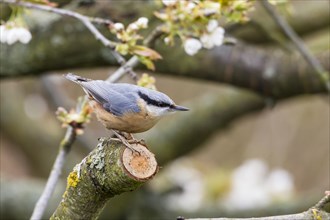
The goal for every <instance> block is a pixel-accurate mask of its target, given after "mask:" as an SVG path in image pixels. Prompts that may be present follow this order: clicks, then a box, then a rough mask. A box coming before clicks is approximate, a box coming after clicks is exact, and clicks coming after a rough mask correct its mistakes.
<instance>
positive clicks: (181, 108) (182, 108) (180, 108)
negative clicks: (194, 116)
mask: <svg viewBox="0 0 330 220" xmlns="http://www.w3.org/2000/svg"><path fill="white" fill-rule="evenodd" d="M171 109H173V110H174V111H189V108H186V107H183V106H180V105H174V106H173V107H172V108H171Z"/></svg>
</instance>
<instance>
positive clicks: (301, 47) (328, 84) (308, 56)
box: [261, 0, 330, 92]
mask: <svg viewBox="0 0 330 220" xmlns="http://www.w3.org/2000/svg"><path fill="white" fill-rule="evenodd" d="M261 4H262V6H263V7H264V8H265V9H266V11H267V12H268V13H269V14H270V16H271V17H272V18H273V19H274V21H275V22H276V24H277V25H278V26H279V27H280V28H281V29H282V31H283V32H284V34H285V35H286V36H287V37H288V38H289V39H290V40H291V41H292V42H293V44H294V45H295V46H296V48H297V49H298V51H299V52H300V54H301V55H302V56H303V57H304V59H305V60H306V61H307V62H308V63H309V64H310V65H311V66H312V68H313V69H314V70H315V71H316V73H317V74H318V75H319V77H320V79H321V81H322V82H324V85H325V88H326V89H327V91H328V92H330V79H329V75H328V73H327V71H325V69H324V68H323V67H322V65H321V64H320V62H319V61H318V60H317V59H316V58H315V57H314V56H313V55H312V53H311V52H310V51H309V50H308V48H307V47H306V46H305V44H304V43H303V41H302V40H301V39H300V38H299V36H298V35H297V34H296V32H295V31H294V30H293V29H292V28H291V26H290V25H289V24H288V23H287V22H286V20H285V19H283V17H282V16H281V15H279V14H278V13H277V11H276V10H275V9H274V8H273V7H272V6H271V5H270V3H269V2H268V0H262V1H261Z"/></svg>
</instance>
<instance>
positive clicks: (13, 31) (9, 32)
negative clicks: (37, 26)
mask: <svg viewBox="0 0 330 220" xmlns="http://www.w3.org/2000/svg"><path fill="white" fill-rule="evenodd" d="M0 32H1V33H0V42H1V43H7V44H9V45H12V44H14V43H16V42H17V41H19V42H21V43H23V44H27V43H29V42H30V40H31V39H32V35H31V33H30V31H29V30H28V29H26V28H24V27H15V26H14V27H10V28H9V27H8V26H6V25H1V27H0Z"/></svg>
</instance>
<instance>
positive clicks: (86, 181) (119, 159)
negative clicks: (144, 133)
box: [50, 139, 158, 219]
mask: <svg viewBox="0 0 330 220" xmlns="http://www.w3.org/2000/svg"><path fill="white" fill-rule="evenodd" d="M135 149H136V150H138V151H139V153H132V151H131V150H130V149H128V148H127V147H126V146H125V145H124V144H123V143H121V142H120V141H118V142H117V141H114V140H111V139H101V140H100V142H99V143H98V145H97V147H96V148H95V149H94V150H93V151H92V152H91V153H90V154H89V155H88V156H87V157H85V158H84V159H83V160H82V161H81V163H80V164H77V165H76V166H75V168H74V169H73V171H72V172H71V173H70V174H69V176H68V182H67V188H66V191H65V192H64V194H63V200H62V201H61V203H60V204H59V206H58V207H57V209H56V211H55V212H54V214H53V215H52V217H51V218H50V219H95V218H96V217H97V216H98V215H99V214H100V212H101V211H102V209H103V207H104V205H105V204H106V202H107V201H108V199H109V198H111V197H113V196H115V195H118V194H121V193H123V192H128V191H132V190H134V189H136V188H138V187H139V186H141V185H142V184H143V183H145V182H146V181H147V180H149V179H150V178H152V177H153V176H154V175H155V174H156V173H157V171H158V166H157V162H156V159H155V157H154V155H153V154H152V153H151V152H150V151H149V150H148V149H147V148H146V147H145V146H142V145H136V146H135Z"/></svg>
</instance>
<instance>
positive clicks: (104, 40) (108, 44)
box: [0, 0, 136, 76]
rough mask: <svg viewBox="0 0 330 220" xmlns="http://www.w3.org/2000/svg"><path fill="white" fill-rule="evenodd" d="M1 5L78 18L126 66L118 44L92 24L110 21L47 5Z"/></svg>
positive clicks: (4, 0)
mask: <svg viewBox="0 0 330 220" xmlns="http://www.w3.org/2000/svg"><path fill="white" fill-rule="evenodd" d="M0 3H6V4H10V5H17V6H22V7H25V8H31V9H36V10H41V11H47V12H52V13H55V14H60V15H65V16H69V17H73V18H76V19H78V20H79V21H81V22H82V23H83V24H84V25H85V26H86V27H87V29H88V30H89V31H90V32H91V33H92V34H93V35H94V36H95V38H96V39H97V40H99V41H101V43H102V44H103V45H104V46H105V47H109V48H110V49H111V50H110V52H111V53H112V55H113V56H114V57H115V59H116V60H117V62H118V63H119V64H120V65H121V66H125V64H126V60H125V59H124V57H122V56H121V55H120V54H119V53H118V52H116V51H115V47H116V45H117V44H116V43H115V42H112V41H110V40H108V39H107V38H106V37H105V36H104V35H103V34H102V33H101V32H100V31H99V30H97V28H96V27H95V26H94V25H93V24H92V22H95V23H103V24H104V23H110V24H112V22H111V21H110V20H106V19H102V18H91V17H87V16H84V15H82V14H79V13H77V12H73V11H70V10H65V9H61V8H54V7H50V6H47V5H40V4H34V3H30V2H22V1H16V0H0ZM125 71H126V72H128V73H129V74H130V75H132V76H136V73H134V72H133V70H132V68H125Z"/></svg>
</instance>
